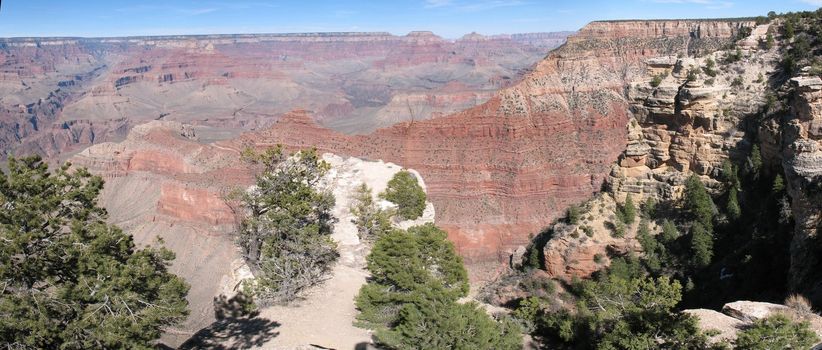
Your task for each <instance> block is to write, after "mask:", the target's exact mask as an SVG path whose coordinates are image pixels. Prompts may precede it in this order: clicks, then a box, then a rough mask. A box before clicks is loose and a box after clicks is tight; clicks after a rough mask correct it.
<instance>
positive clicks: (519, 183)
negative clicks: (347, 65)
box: [242, 21, 753, 263]
mask: <svg viewBox="0 0 822 350" xmlns="http://www.w3.org/2000/svg"><path fill="white" fill-rule="evenodd" d="M752 25H753V24H752V23H750V22H746V21H713V22H712V21H626V22H594V23H591V24H589V25H588V26H586V27H585V28H583V29H582V30H580V32H579V33H578V34H576V35H573V36H571V37H569V38H568V41H567V43H566V44H565V45H564V46H563V47H561V48H560V49H558V50H556V51H554V52H552V53H551V54H550V55H549V56H548V57H547V58H546V59H545V60H544V61H542V62H540V63H539V64H538V65H537V66H536V67H535V68H534V70H533V72H531V73H530V74H528V75H527V76H526V77H525V78H524V79H523V81H521V82H520V83H518V84H517V85H515V86H513V87H511V88H507V89H503V90H501V91H500V92H498V93H497V94H496V95H495V96H494V97H492V98H491V99H490V100H489V101H488V102H486V103H484V104H482V105H480V106H477V107H475V108H471V109H468V110H466V111H463V112H460V113H456V114H453V115H449V116H445V117H441V118H435V119H433V120H426V121H419V122H416V121H415V122H406V123H401V124H397V125H395V126H393V127H391V128H386V129H381V130H378V131H376V132H375V133H373V134H370V135H364V136H357V137H348V136H345V135H341V134H335V133H333V132H330V131H328V130H325V129H323V128H321V127H319V126H318V125H316V124H315V123H313V122H312V121H311V120H310V118H308V117H306V116H304V115H302V114H299V113H298V114H295V115H291V116H289V117H284V118H282V119H281V120H280V121H279V122H278V123H277V124H275V125H273V126H272V128H271V129H269V130H266V131H264V132H261V133H256V134H255V135H253V136H249V137H246V138H245V140H244V141H242V142H245V144H247V145H253V144H256V145H258V146H265V145H270V144H275V143H283V144H286V145H290V146H293V147H312V146H313V147H318V148H320V149H322V150H334V151H335V152H341V153H344V154H351V155H354V156H361V157H367V158H372V159H385V160H388V161H394V162H397V163H400V164H404V165H407V166H409V167H413V168H415V169H417V170H419V171H420V173H421V174H422V175H423V176H424V177H425V178H426V179H428V183H429V196H430V198H431V200H432V202H433V203H434V205H435V207H436V209H437V213H438V215H437V223H438V224H439V225H440V226H442V227H444V228H445V229H447V230H448V232H449V234H450V238H451V239H452V240H453V241H454V242H455V243H456V245H457V247H458V249H459V250H460V252H461V254H462V255H463V256H465V257H466V258H467V260H468V261H469V262H473V263H477V262H482V261H493V260H505V259H506V258H507V256H508V255H509V253H511V252H512V251H513V250H514V249H515V248H516V247H517V246H518V245H524V244H526V243H527V241H528V237H529V235H530V234H534V233H536V232H539V230H540V229H541V228H542V227H544V226H545V225H547V224H548V223H550V222H551V220H553V219H554V218H556V217H557V216H558V215H559V214H560V213H562V212H563V211H564V210H565V208H566V207H567V206H568V205H569V204H571V203H576V202H581V201H583V200H585V199H587V198H589V197H590V196H591V195H592V194H593V193H595V192H597V191H598V190H599V189H600V186H601V184H602V181H603V179H604V178H605V176H606V175H607V173H608V171H609V169H610V166H611V164H612V162H614V161H615V160H616V159H617V156H618V155H619V154H620V153H621V152H622V151H623V150H624V147H625V134H626V127H625V125H626V124H627V122H628V119H629V117H630V116H631V113H630V111H629V109H630V107H631V103H630V102H631V101H630V100H629V99H628V98H626V95H625V86H627V85H628V84H629V83H630V82H632V81H634V80H636V79H640V78H642V79H644V77H646V75H647V65H646V63H645V61H646V60H647V59H652V58H656V57H662V56H676V55H677V54H680V55H687V54H688V53H693V52H701V51H707V50H713V49H714V48H717V47H721V46H723V45H728V44H730V43H732V42H733V39H734V37H735V36H736V33H737V31H738V29H739V28H741V27H745V26H752ZM694 95H695V97H694V99H696V91H695V92H694Z"/></svg>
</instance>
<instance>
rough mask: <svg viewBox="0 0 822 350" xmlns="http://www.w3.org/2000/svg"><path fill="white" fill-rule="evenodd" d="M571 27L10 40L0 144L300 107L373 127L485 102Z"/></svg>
mask: <svg viewBox="0 0 822 350" xmlns="http://www.w3.org/2000/svg"><path fill="white" fill-rule="evenodd" d="M565 35H566V34H563V33H557V34H556V35H553V34H550V33H548V34H546V35H544V36H540V35H537V34H532V35H525V36H507V37H484V36H481V35H474V36H471V37H470V38H466V39H465V40H456V41H451V40H445V39H442V38H440V37H438V36H436V35H434V34H432V33H430V32H415V33H411V34H409V35H406V36H394V35H390V34H388V33H307V34H260V35H205V36H165V37H130V38H13V39H0V151H3V152H4V153H6V152H14V153H19V154H23V153H31V152H37V153H40V154H42V155H46V156H49V157H57V156H59V155H60V154H62V153H69V152H72V151H76V150H77V149H80V148H82V147H86V146H88V145H90V144H94V143H101V142H106V141H114V140H119V139H122V138H123V137H125V135H126V132H127V130H128V128H130V127H131V126H133V125H136V124H140V123H144V122H147V121H151V120H155V119H159V120H170V121H179V122H185V123H190V124H196V125H205V126H212V127H215V128H218V129H219V131H220V132H224V131H225V130H235V131H234V132H233V134H234V135H236V134H238V133H239V132H240V131H243V130H250V129H254V128H259V127H261V126H266V125H268V124H270V123H271V122H272V121H273V120H274V119H276V116H277V115H279V114H281V113H284V112H287V111H289V110H292V109H294V108H306V109H311V110H314V111H316V116H317V118H318V120H320V121H321V122H322V123H323V124H324V125H328V126H332V127H334V128H336V129H337V130H343V131H346V132H367V131H370V130H373V129H376V128H378V127H380V126H387V125H391V124H393V123H395V122H397V121H402V120H408V119H415V120H420V119H428V118H430V117H432V116H435V115H441V114H445V113H451V112H455V111H459V110H462V109H465V108H468V107H472V106H475V105H476V104H479V103H481V102H483V101H485V100H487V99H488V98H489V97H490V95H492V94H493V92H494V91H496V90H497V89H499V88H500V87H505V86H509V85H510V84H511V83H512V82H513V81H515V80H517V79H518V78H519V77H520V76H521V75H522V74H523V72H524V71H525V70H527V69H528V68H529V67H531V66H532V65H533V64H534V63H535V62H537V61H538V60H540V59H541V58H542V57H544V55H545V52H547V51H548V50H550V49H552V48H554V47H556V46H558V45H559V44H561V42H562V41H563V40H564V37H565ZM229 136H230V135H229Z"/></svg>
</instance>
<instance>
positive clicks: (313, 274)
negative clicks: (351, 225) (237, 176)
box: [238, 147, 338, 304]
mask: <svg viewBox="0 0 822 350" xmlns="http://www.w3.org/2000/svg"><path fill="white" fill-rule="evenodd" d="M244 153H245V154H244V156H245V157H246V159H248V160H249V161H251V162H252V163H255V164H258V165H260V166H261V168H262V169H261V172H260V173H259V174H258V175H257V177H256V185H255V186H254V187H253V188H252V189H250V190H249V191H248V192H247V193H246V194H245V195H244V196H243V198H242V202H243V204H244V206H245V208H246V216H245V218H244V220H243V222H242V224H241V227H240V233H239V239H238V241H239V243H240V246H241V247H242V249H243V253H244V256H245V260H246V262H247V263H248V265H249V266H250V267H251V269H252V271H253V272H254V277H255V278H254V280H253V282H250V283H249V284H248V285H247V286H248V287H249V288H250V291H251V292H252V293H253V294H255V296H256V297H257V300H259V301H260V303H261V304H267V303H271V302H276V303H283V302H289V301H291V300H293V299H294V298H296V297H297V296H298V295H299V293H300V292H302V291H303V290H304V289H305V288H307V287H310V286H312V285H315V284H317V283H319V282H320V281H322V279H323V278H324V276H325V275H326V274H327V273H328V271H329V270H330V268H331V265H332V263H333V262H335V261H336V259H337V256H338V254H337V251H336V244H335V243H334V241H333V240H332V239H331V237H330V234H331V228H332V224H333V220H334V218H333V216H332V215H331V209H332V208H333V207H334V196H333V195H332V194H331V192H330V191H328V190H326V189H322V188H321V186H320V185H321V180H322V178H323V176H324V175H325V173H326V172H327V171H328V170H329V168H330V165H329V164H328V163H326V162H325V161H323V160H322V159H320V157H319V155H318V154H317V152H316V151H315V150H304V151H300V152H297V153H296V154H294V155H291V156H287V155H286V154H285V153H284V152H283V151H282V148H280V147H277V148H274V149H270V150H267V151H265V152H263V153H254V152H251V151H246V152H244Z"/></svg>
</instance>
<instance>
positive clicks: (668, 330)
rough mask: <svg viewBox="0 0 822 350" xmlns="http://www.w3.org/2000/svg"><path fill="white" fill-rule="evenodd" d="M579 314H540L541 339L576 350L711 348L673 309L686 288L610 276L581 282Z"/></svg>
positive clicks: (668, 282) (664, 280) (666, 280)
mask: <svg viewBox="0 0 822 350" xmlns="http://www.w3.org/2000/svg"><path fill="white" fill-rule="evenodd" d="M576 289H578V294H579V296H580V300H579V303H578V308H577V310H578V311H576V312H575V313H571V312H570V311H567V310H561V311H558V312H543V313H541V314H540V315H539V316H537V330H538V335H539V336H540V337H541V338H544V339H549V340H550V341H553V342H555V343H559V344H561V345H564V346H565V347H560V348H575V349H707V348H709V346H708V344H707V337H706V336H705V334H703V333H702V332H701V331H700V330H699V327H698V325H697V322H696V321H697V320H696V319H695V318H694V317H693V316H689V315H687V314H683V313H679V312H676V311H675V310H674V307H675V306H676V304H677V303H679V300H680V298H681V291H682V287H681V285H680V284H679V282H678V281H676V280H671V279H670V278H668V277H660V278H658V279H653V278H643V277H633V276H630V277H627V278H623V277H619V276H617V275H614V274H609V275H608V276H606V277H605V278H602V279H600V280H597V281H585V282H581V283H580V284H579V286H578V287H577V288H576Z"/></svg>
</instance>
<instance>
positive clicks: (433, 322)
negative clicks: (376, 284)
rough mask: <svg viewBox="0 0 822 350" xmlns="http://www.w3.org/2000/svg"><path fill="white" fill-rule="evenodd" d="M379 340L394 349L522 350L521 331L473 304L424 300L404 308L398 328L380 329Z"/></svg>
mask: <svg viewBox="0 0 822 350" xmlns="http://www.w3.org/2000/svg"><path fill="white" fill-rule="evenodd" d="M376 337H377V339H379V340H380V341H381V342H382V343H383V344H385V345H388V346H389V347H391V348H394V349H409V350H410V349H478V350H497V349H511V350H513V349H520V348H522V338H521V336H520V328H519V326H518V325H516V324H515V323H514V322H513V321H512V320H510V319H508V318H505V319H503V320H501V321H495V320H493V319H491V318H490V317H488V315H487V314H486V313H485V311H484V310H483V309H482V308H481V307H479V305H478V304H476V303H474V302H470V303H466V304H459V303H455V302H451V301H444V300H438V299H436V298H433V299H427V298H423V299H421V300H420V301H419V302H414V303H408V304H405V305H404V306H403V307H402V309H401V310H400V317H399V320H398V321H397V326H396V327H394V328H393V329H381V330H378V331H377V333H376Z"/></svg>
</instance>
